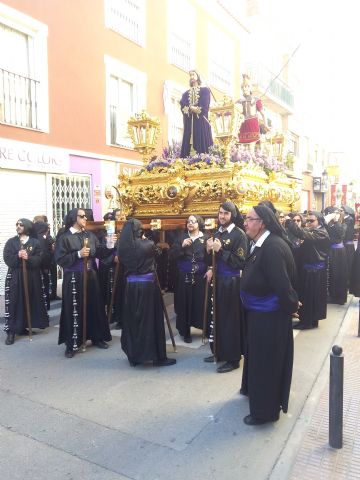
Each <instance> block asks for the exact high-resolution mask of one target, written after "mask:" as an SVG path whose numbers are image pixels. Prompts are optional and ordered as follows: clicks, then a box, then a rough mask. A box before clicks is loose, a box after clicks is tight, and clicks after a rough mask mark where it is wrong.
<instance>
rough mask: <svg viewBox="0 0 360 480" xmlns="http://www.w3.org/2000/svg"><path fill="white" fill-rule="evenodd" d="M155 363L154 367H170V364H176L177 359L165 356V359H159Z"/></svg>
mask: <svg viewBox="0 0 360 480" xmlns="http://www.w3.org/2000/svg"><path fill="white" fill-rule="evenodd" d="M153 363H154V367H169V366H170V365H175V363H176V360H175V358H165V359H164V360H158V361H157V362H153Z"/></svg>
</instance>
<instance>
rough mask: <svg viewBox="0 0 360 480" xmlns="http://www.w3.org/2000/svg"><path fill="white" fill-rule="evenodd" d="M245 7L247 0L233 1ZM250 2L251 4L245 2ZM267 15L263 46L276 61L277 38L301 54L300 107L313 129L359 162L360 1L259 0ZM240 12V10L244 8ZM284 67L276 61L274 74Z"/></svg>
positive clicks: (295, 63) (296, 60)
mask: <svg viewBox="0 0 360 480" xmlns="http://www.w3.org/2000/svg"><path fill="white" fill-rule="evenodd" d="M228 1H229V2H233V7H234V8H236V5H240V4H241V7H240V6H239V7H238V8H239V9H240V8H241V9H242V10H244V5H246V2H247V0H228ZM244 2H245V3H244ZM257 2H258V4H259V9H260V10H261V12H262V16H263V20H262V24H261V23H260V26H259V24H258V32H257V33H258V34H259V33H261V30H262V31H263V35H264V37H263V41H262V43H260V46H259V48H260V49H262V50H263V54H264V56H265V57H266V58H267V59H268V60H270V61H271V47H270V44H271V41H275V42H276V41H277V42H278V45H282V46H285V48H286V50H287V51H288V52H293V51H294V50H295V49H296V48H297V47H299V48H298V49H297V50H296V53H295V54H294V56H293V57H292V58H291V60H290V63H289V69H290V71H291V70H292V71H293V72H296V76H297V79H298V85H297V88H296V92H295V94H296V97H295V102H296V110H297V111H298V112H302V113H303V114H305V113H306V119H307V120H306V126H307V128H308V132H307V134H308V135H309V136H313V137H314V139H315V141H316V143H322V144H324V145H325V147H326V149H327V150H328V151H332V152H341V151H344V152H345V153H346V156H347V158H348V159H349V161H350V163H351V162H352V163H353V164H356V163H357V162H358V159H357V155H358V154H357V150H358V146H357V137H358V136H359V133H358V130H359V124H360V108H359V107H360V105H359V104H360V101H359V94H358V89H359V88H360V71H359V70H360V54H359V49H360V26H359V22H360V0H257ZM239 12H240V10H239ZM278 68H279V67H275V70H274V66H273V71H274V73H278V72H277V71H276V70H277V69H278Z"/></svg>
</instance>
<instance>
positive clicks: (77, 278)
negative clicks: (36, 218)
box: [55, 230, 111, 350]
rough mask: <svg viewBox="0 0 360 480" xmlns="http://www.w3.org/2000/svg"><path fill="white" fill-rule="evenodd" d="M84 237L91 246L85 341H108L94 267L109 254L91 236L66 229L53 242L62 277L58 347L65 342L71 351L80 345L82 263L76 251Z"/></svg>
mask: <svg viewBox="0 0 360 480" xmlns="http://www.w3.org/2000/svg"><path fill="white" fill-rule="evenodd" d="M85 237H87V238H88V239H89V247H90V256H89V257H88V270H87V287H88V288H87V319H86V320H87V328H86V339H87V340H91V341H92V342H99V341H109V340H111V335H110V330H109V324H108V321H107V318H106V316H105V308H104V303H103V300H102V296H101V293H100V287H99V282H98V277H97V272H96V264H95V258H99V257H104V256H107V255H108V251H107V249H106V247H100V246H99V240H98V239H97V238H96V236H95V235H94V234H93V233H91V232H81V233H74V234H72V233H71V232H70V231H69V230H67V231H66V232H65V233H63V234H62V235H61V236H60V237H59V238H58V240H57V241H56V249H55V258H56V262H57V263H58V265H60V266H61V267H62V268H63V274H64V275H63V285H62V305H61V316H60V329H59V341H58V344H59V345H60V344H62V343H65V344H66V346H67V347H68V348H69V349H71V350H77V349H78V348H79V346H80V345H81V344H82V343H83V306H84V302H83V279H84V268H83V266H84V260H83V259H80V258H79V256H78V251H79V250H81V249H82V247H83V245H84V238H85Z"/></svg>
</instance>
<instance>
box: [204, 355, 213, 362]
mask: <svg viewBox="0 0 360 480" xmlns="http://www.w3.org/2000/svg"><path fill="white" fill-rule="evenodd" d="M214 361H215V359H214V355H210V356H209V357H205V358H204V362H206V363H214Z"/></svg>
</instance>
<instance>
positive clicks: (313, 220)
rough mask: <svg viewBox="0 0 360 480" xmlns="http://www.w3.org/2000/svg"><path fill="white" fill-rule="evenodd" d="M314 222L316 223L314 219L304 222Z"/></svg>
mask: <svg viewBox="0 0 360 480" xmlns="http://www.w3.org/2000/svg"><path fill="white" fill-rule="evenodd" d="M314 222H316V220H314V219H313V220H310V219H309V220H306V223H314Z"/></svg>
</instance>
